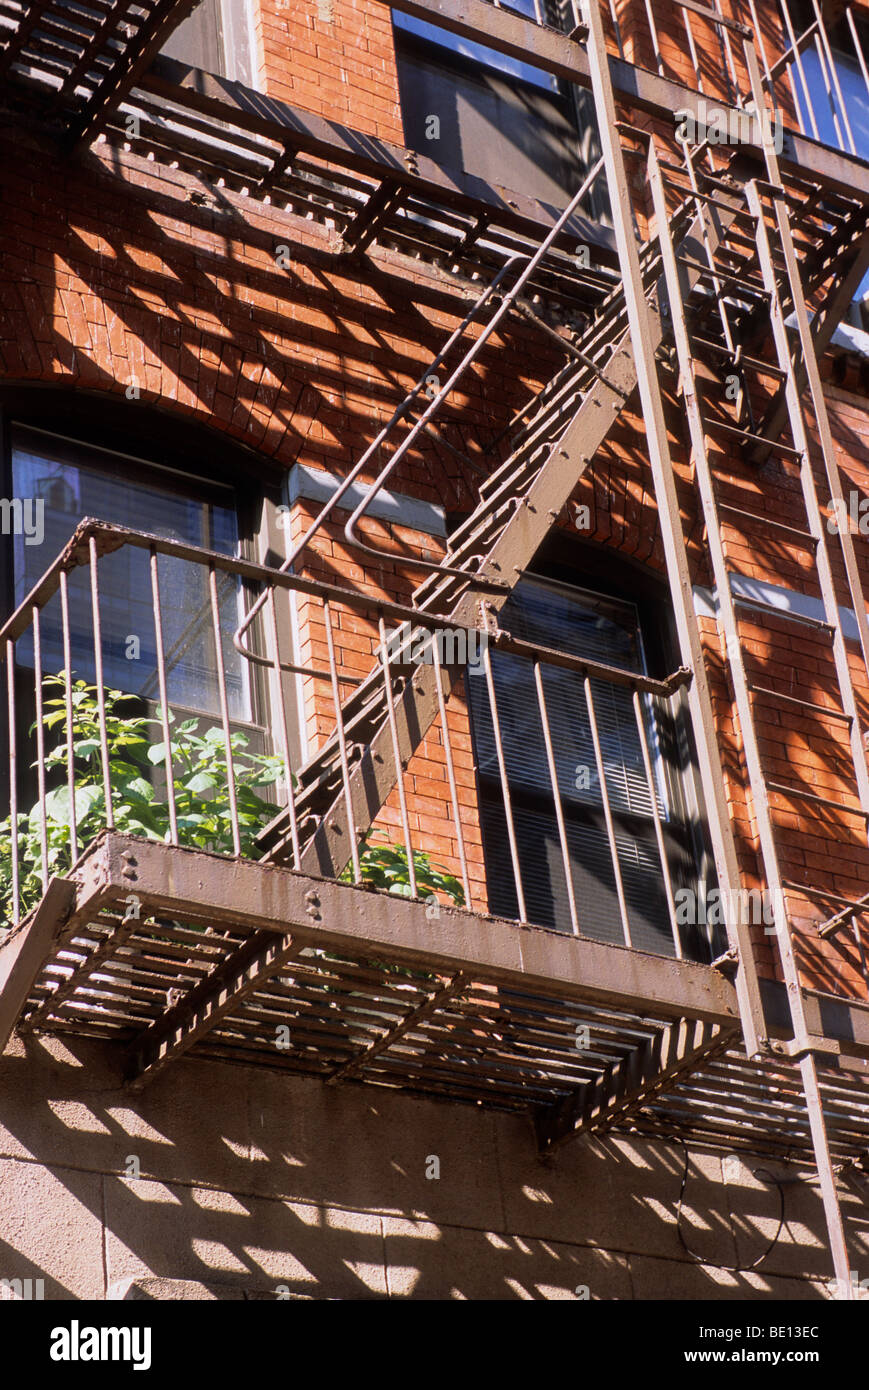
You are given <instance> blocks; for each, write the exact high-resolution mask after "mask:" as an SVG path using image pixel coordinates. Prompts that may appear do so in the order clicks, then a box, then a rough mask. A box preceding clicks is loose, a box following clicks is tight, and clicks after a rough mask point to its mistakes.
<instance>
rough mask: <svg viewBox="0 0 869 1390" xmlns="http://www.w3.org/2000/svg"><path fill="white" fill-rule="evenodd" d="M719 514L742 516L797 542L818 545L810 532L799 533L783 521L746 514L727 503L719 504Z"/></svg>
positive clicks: (818, 542)
mask: <svg viewBox="0 0 869 1390" xmlns="http://www.w3.org/2000/svg"><path fill="white" fill-rule="evenodd" d="M718 510H719V511H720V512H730V513H731V515H732V516H744V517H745V518H746V520H748V521H756V522H757V524H758V525H759V526H764V527H772V528H773V530H775V531H784V532H785V533H786V534H787V535H789V536H794V537H795V538H796V539H797V540H800V541H806V542H807V543H808V544H809V545H811V546H816V545H819V544H820V541H819V539H818V537H817V536H813V535H812V533H811V531H800V530H799V529H798V528H797V527H796V526H786V525H785V523H784V522H783V521H773V519H772V517H769V516H761V515H760V513H759V512H747V511H745V510H744V509H743V508H742V507H731V506H729V505H728V503H727V502H719V503H718Z"/></svg>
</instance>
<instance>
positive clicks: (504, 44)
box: [383, 0, 869, 200]
mask: <svg viewBox="0 0 869 1390" xmlns="http://www.w3.org/2000/svg"><path fill="white" fill-rule="evenodd" d="M383 3H384V4H389V5H390V7H391V8H392V9H395V10H401V11H402V13H404V14H408V15H411V16H413V17H414V18H416V19H423V20H426V21H428V23H430V24H434V25H438V26H440V27H441V28H443V29H447V30H449V31H450V32H451V33H453V34H459V35H460V36H462V37H463V38H467V39H472V40H474V41H475V42H477V43H482V44H485V45H486V46H487V47H489V48H494V49H496V50H497V51H498V52H499V53H506V54H507V55H508V56H510V57H512V58H517V59H519V60H520V61H521V62H523V63H532V64H533V65H534V66H535V67H538V68H541V69H542V70H543V71H544V72H549V73H552V74H553V75H554V76H555V77H560V78H561V79H562V80H563V81H566V82H574V83H577V84H578V85H579V86H581V87H585V88H590V87H591V85H592V71H591V62H590V59H589V54H588V51H587V49H586V46H585V44H584V43H583V42H581V41H579V40H574V39H572V38H571V37H570V36H569V35H568V34H564V33H560V32H559V31H558V30H557V29H550V28H548V27H547V26H546V25H541V24H536V23H535V22H534V20H532V19H526V18H525V17H524V16H522V15H519V14H517V13H516V12H515V11H513V10H508V9H506V8H505V9H501V8H496V7H495V6H494V5H492V4H490V3H488V0H383ZM609 69H610V78H611V82H612V86H613V90H614V93H615V96H616V98H617V99H618V100H619V101H623V102H624V103H625V104H626V105H627V106H630V107H633V108H634V109H635V110H638V111H643V112H646V113H648V114H649V115H652V116H657V117H658V118H659V119H661V120H664V121H668V122H671V121H672V120H673V116H674V113H675V112H677V111H680V112H689V113H691V114H692V115H693V116H694V118H695V120H696V121H697V122H698V123H699V124H700V125H702V124H703V121H702V119H701V114H702V113H701V111H700V104H701V103H703V105H704V106H706V107H708V104H709V103H708V100H707V99H705V98H704V97H703V94H702V93H701V92H699V91H697V90H695V89H694V88H691V87H685V86H683V85H682V84H681V83H680V82H674V81H673V80H672V79H671V78H667V77H661V76H659V75H658V74H657V73H654V72H650V71H648V70H647V69H645V68H640V67H636V66H635V65H634V64H633V63H628V62H625V60H624V59H621V58H616V57H613V56H610V58H609ZM715 106H716V109H720V110H722V111H723V112H725V113H727V115H728V119H733V120H737V119H738V117H739V112H738V108H736V107H731V106H729V105H728V103H727V102H725V101H724V100H719V98H718V97H716V98H715ZM731 113H732V114H731ZM742 148H743V149H744V150H745V151H746V152H747V153H749V154H751V153H753V154H754V155H755V157H756V158H757V159H758V160H760V159H761V158H762V152H761V149H760V147H759V146H757V147H752V146H743V147H742ZM782 161H783V163H785V164H786V165H787V166H789V167H791V168H793V169H794V170H795V171H796V172H799V173H801V174H802V175H803V176H806V175H809V176H812V177H815V178H820V179H822V180H824V181H825V182H826V183H828V184H829V185H831V186H833V187H836V188H838V189H839V190H840V191H841V192H843V193H846V194H849V195H850V196H852V197H855V196H856V197H860V198H865V199H867V200H869V163H867V162H866V161H865V160H863V159H858V158H855V157H854V156H853V155H848V154H844V153H843V152H842V151H841V150H835V149H832V148H830V147H828V146H826V145H821V144H819V143H818V142H817V141H816V140H810V139H808V138H807V137H806V136H803V135H800V134H798V133H797V132H796V131H793V130H786V131H785V132H784V149H783V152H782Z"/></svg>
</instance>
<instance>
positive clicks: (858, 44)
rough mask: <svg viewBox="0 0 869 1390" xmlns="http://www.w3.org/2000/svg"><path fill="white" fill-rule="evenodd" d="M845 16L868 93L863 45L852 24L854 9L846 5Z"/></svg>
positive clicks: (854, 25) (867, 68)
mask: <svg viewBox="0 0 869 1390" xmlns="http://www.w3.org/2000/svg"><path fill="white" fill-rule="evenodd" d="M845 15H846V17H847V20H848V28H849V29H850V30H851V38H852V39H853V41H854V52H855V53H856V54H857V62H858V63H859V64H860V71H861V72H862V74H863V81H864V82H865V83H866V91H867V93H869V67H867V65H866V54H865V53H864V52H863V45H862V43H861V42H860V34H859V31H858V29H857V25H856V24H855V22H854V7H853V5H848V6H846V8H845Z"/></svg>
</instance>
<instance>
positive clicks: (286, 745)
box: [268, 584, 302, 868]
mask: <svg viewBox="0 0 869 1390" xmlns="http://www.w3.org/2000/svg"><path fill="white" fill-rule="evenodd" d="M268 595H269V597H268V608H269V616H270V618H271V623H270V627H271V637H272V649H273V651H274V657H275V664H274V682H273V686H272V689H273V704H274V708H275V709H276V710H277V714H278V721H279V728H280V735H281V750H282V753H283V758H284V776H285V777H286V779H287V810H288V812H289V815H290V837H291V840H292V845H293V866H294V868H298V867H299V865H300V864H301V862H302V851H301V848H300V846H299V826H298V821H297V819H296V798H295V793H294V791H293V764H292V759H291V757H290V733H289V729H288V728H287V710H286V706H285V705H284V685H283V673H282V671H281V651H280V645H279V639H278V615H277V607H276V600H275V586H274V584H270V585H269V588H268Z"/></svg>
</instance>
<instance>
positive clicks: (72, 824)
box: [60, 570, 78, 864]
mask: <svg viewBox="0 0 869 1390" xmlns="http://www.w3.org/2000/svg"><path fill="white" fill-rule="evenodd" d="M60 614H61V628H62V636H63V667H64V674H65V677H66V786H67V792H68V794H69V851H70V863H71V864H74V863H75V861H76V859H77V858H78V826H77V824H76V814H75V750H74V740H73V704H72V649H71V643H70V634H69V583H68V579H67V573H66V570H61V572H60Z"/></svg>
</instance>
